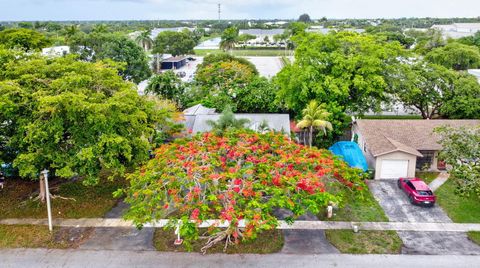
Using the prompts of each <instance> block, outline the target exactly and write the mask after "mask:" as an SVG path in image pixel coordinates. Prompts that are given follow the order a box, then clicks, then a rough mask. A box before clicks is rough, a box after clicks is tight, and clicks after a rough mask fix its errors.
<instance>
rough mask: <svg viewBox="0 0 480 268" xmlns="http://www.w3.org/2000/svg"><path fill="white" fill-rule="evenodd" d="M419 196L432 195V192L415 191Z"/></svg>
mask: <svg viewBox="0 0 480 268" xmlns="http://www.w3.org/2000/svg"><path fill="white" fill-rule="evenodd" d="M417 192H418V194H419V195H432V194H433V193H432V191H417Z"/></svg>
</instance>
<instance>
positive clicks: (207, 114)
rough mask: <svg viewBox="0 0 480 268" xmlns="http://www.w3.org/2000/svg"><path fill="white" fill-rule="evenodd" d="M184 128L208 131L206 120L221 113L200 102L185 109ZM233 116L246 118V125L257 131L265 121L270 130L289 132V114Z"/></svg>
mask: <svg viewBox="0 0 480 268" xmlns="http://www.w3.org/2000/svg"><path fill="white" fill-rule="evenodd" d="M183 115H184V118H185V128H186V129H187V130H189V131H192V133H197V132H208V131H210V130H211V129H212V128H211V127H210V125H209V124H208V123H207V122H208V121H210V120H211V121H217V120H218V119H219V118H220V116H221V114H219V113H216V112H215V109H212V108H207V107H205V106H203V105H201V104H197V105H195V106H193V107H190V108H188V109H185V110H184V111H183ZM235 118H237V119H240V118H246V119H248V120H249V123H248V124H247V127H248V128H250V129H252V130H255V131H259V130H260V129H259V127H260V126H262V124H263V123H264V122H265V123H267V125H268V128H269V129H270V130H275V131H279V132H284V133H286V134H290V116H289V115H288V114H235Z"/></svg>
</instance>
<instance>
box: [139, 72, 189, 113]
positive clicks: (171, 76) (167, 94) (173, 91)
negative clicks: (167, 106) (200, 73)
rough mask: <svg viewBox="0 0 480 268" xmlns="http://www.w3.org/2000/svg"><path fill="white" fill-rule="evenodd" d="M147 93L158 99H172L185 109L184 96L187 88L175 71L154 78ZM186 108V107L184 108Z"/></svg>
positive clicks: (150, 81)
mask: <svg viewBox="0 0 480 268" xmlns="http://www.w3.org/2000/svg"><path fill="white" fill-rule="evenodd" d="M145 91H146V92H147V93H153V94H155V95H157V96H158V97H161V98H165V99H170V100H172V101H174V102H175V103H176V104H177V105H179V106H181V107H183V105H182V102H183V98H182V97H183V94H184V91H185V87H184V85H183V83H182V81H181V80H180V78H178V76H177V75H176V74H175V73H174V72H173V71H167V72H164V73H161V74H158V75H155V76H153V77H152V78H151V79H150V80H149V83H148V86H147V88H146V89H145ZM183 108H184V107H183Z"/></svg>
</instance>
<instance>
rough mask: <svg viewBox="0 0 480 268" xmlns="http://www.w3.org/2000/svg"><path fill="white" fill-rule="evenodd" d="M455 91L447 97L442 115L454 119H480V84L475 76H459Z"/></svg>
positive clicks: (465, 74)
mask: <svg viewBox="0 0 480 268" xmlns="http://www.w3.org/2000/svg"><path fill="white" fill-rule="evenodd" d="M453 87H454V90H453V91H448V92H447V93H448V94H447V95H446V96H445V100H444V102H443V105H442V107H441V108H440V114H441V116H442V117H447V118H452V119H480V84H479V83H478V80H477V78H476V77H475V76H473V75H470V74H467V73H459V74H457V78H456V79H455V80H454V84H453Z"/></svg>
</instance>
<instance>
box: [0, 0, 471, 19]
mask: <svg viewBox="0 0 480 268" xmlns="http://www.w3.org/2000/svg"><path fill="white" fill-rule="evenodd" d="M218 3H220V4H221V9H222V19H295V18H298V16H299V15H300V14H303V13H308V14H309V15H310V17H312V18H321V17H324V16H325V17H327V18H401V17H443V18H446V17H447V18H448V17H477V16H480V13H479V12H480V1H479V0H0V21H11V20H13V21H18V20H30V21H36V20H157V19H158V20H186V19H216V18H218V13H217V4H218Z"/></svg>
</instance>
